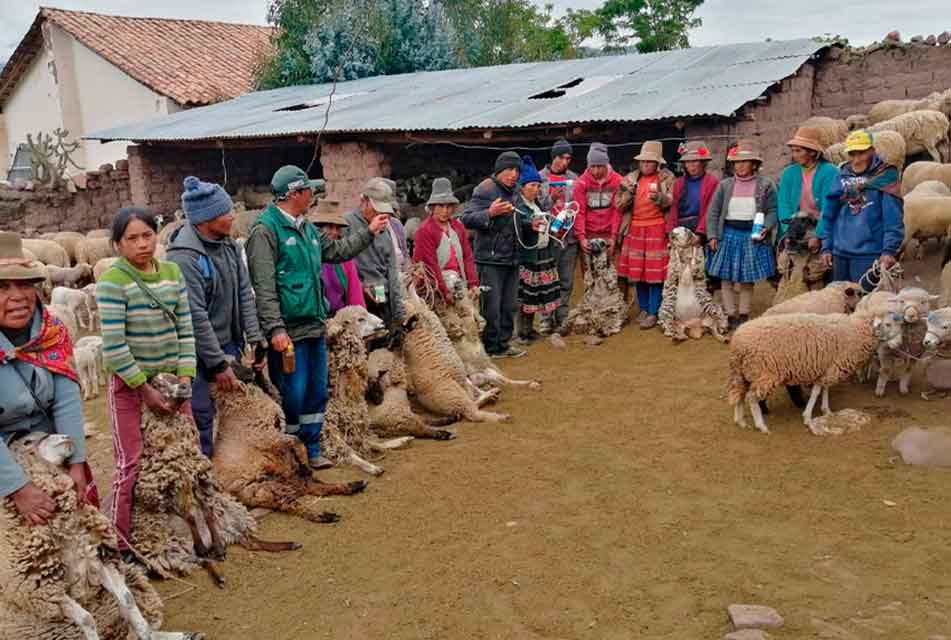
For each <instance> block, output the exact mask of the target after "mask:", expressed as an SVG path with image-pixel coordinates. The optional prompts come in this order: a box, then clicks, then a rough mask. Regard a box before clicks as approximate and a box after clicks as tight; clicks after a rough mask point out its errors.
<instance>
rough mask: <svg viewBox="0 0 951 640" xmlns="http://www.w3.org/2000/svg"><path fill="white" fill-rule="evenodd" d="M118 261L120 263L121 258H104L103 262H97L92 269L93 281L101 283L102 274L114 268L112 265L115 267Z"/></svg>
mask: <svg viewBox="0 0 951 640" xmlns="http://www.w3.org/2000/svg"><path fill="white" fill-rule="evenodd" d="M118 261H119V258H115V257H113V258H103V259H102V260H99V261H98V262H96V264H95V265H94V266H93V268H92V277H93V280H95V281H96V282H99V278H101V277H102V274H104V273H105V272H106V271H108V270H109V269H110V268H111V267H112V265H114V264H115V263H116V262H118Z"/></svg>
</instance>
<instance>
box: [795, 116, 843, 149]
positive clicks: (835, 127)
mask: <svg viewBox="0 0 951 640" xmlns="http://www.w3.org/2000/svg"><path fill="white" fill-rule="evenodd" d="M799 126H800V127H810V128H813V129H816V130H818V131H819V141H820V142H821V143H822V146H823V147H828V146H830V145H833V144H835V143H837V142H842V141H843V140H845V137H846V136H847V135H849V125H848V124H846V121H845V120H839V119H838V118H827V117H825V116H813V117H811V118H809V119H808V120H806V121H805V122H803V123H802V124H801V125H799Z"/></svg>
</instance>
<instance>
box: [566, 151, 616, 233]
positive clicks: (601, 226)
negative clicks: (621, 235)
mask: <svg viewBox="0 0 951 640" xmlns="http://www.w3.org/2000/svg"><path fill="white" fill-rule="evenodd" d="M621 180H622V178H621V174H620V173H618V172H617V171H615V170H614V169H612V168H611V167H608V175H607V177H606V178H605V179H604V180H603V181H601V182H599V181H597V180H595V179H594V178H593V177H592V176H591V170H590V169H585V172H584V173H582V174H581V177H580V178H578V181H577V182H575V184H574V189H573V190H572V194H571V199H572V200H573V201H574V202H577V203H578V216H577V217H576V218H575V236H576V237H577V238H578V240H579V241H582V240H585V239H586V237H587V236H588V235H589V234H592V235H599V236H605V237H609V238H615V237H616V236H617V234H618V230H619V229H620V228H621V212H620V211H618V210H617V190H618V188H619V187H620V186H621ZM608 194H610V204H609V205H608V206H607V207H606V208H598V209H592V208H591V206H590V205H592V204H595V203H596V202H597V201H598V199H599V195H603V196H604V199H607V196H608Z"/></svg>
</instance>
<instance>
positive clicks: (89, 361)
mask: <svg viewBox="0 0 951 640" xmlns="http://www.w3.org/2000/svg"><path fill="white" fill-rule="evenodd" d="M73 360H74V362H75V363H76V373H77V374H78V375H79V388H80V391H81V393H82V396H83V400H91V399H93V398H95V397H96V396H98V395H99V386H100V382H99V372H100V366H99V358H98V357H97V354H96V349H95V347H92V346H77V347H76V348H75V349H73Z"/></svg>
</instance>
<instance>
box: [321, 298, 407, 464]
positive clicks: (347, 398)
mask: <svg viewBox="0 0 951 640" xmlns="http://www.w3.org/2000/svg"><path fill="white" fill-rule="evenodd" d="M383 330H384V325H383V321H382V320H381V319H380V318H378V317H376V316H375V315H373V314H371V313H369V312H368V311H367V310H366V309H365V308H363V307H358V306H350V307H344V308H343V309H341V310H339V311H338V312H337V313H336V315H334V317H333V318H331V319H330V320H329V321H328V322H327V325H326V330H325V334H324V336H325V339H326V341H327V383H328V384H327V386H328V388H329V389H330V399H329V400H328V402H327V409H326V411H324V425H323V429H322V430H321V448H322V451H323V454H324V456H325V457H327V458H328V459H329V460H331V461H333V462H334V463H335V464H338V465H342V464H350V465H353V466H356V467H357V468H359V469H361V470H362V471H364V472H365V473H369V474H370V475H374V476H378V475H380V474H381V473H383V468H382V467H380V466H378V465H375V464H373V463H371V462H369V461H367V460H366V458H367V457H369V456H370V454H371V453H372V452H373V451H384V450H387V449H396V448H400V447H402V446H405V445H406V444H407V443H409V441H411V440H412V438H411V437H405V438H396V439H394V440H390V441H386V442H379V441H378V440H376V439H375V438H374V437H373V435H372V432H371V431H370V414H369V409H368V407H367V401H366V394H367V350H366V346H365V345H364V342H363V341H364V339H365V338H368V337H371V336H372V335H374V334H378V333H380V332H381V331H383Z"/></svg>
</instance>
